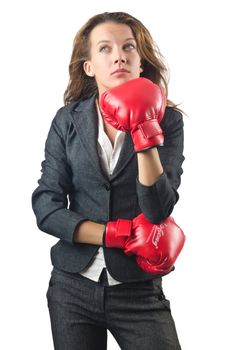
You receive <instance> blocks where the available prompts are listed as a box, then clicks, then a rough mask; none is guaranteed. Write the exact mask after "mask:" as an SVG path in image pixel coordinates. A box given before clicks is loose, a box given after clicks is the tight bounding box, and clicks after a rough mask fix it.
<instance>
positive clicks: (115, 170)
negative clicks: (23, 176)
mask: <svg viewBox="0 0 232 350" xmlns="http://www.w3.org/2000/svg"><path fill="white" fill-rule="evenodd" d="M69 68H70V81H69V84H68V87H67V89H66V92H65V94H64V102H65V106H64V107H62V108H61V109H60V110H59V111H58V112H57V114H56V116H55V117H54V119H53V120H52V123H51V127H50V130H49V133H48V137H47V140H46V145H45V160H44V161H43V162H42V176H41V179H40V180H39V181H38V183H39V186H38V187H37V188H36V189H35V191H34V192H33V194H32V207H33V210H34V212H35V215H36V218H37V224H38V227H39V229H40V230H42V231H44V232H46V233H48V234H51V235H54V236H56V237H58V238H59V241H58V242H57V243H56V244H55V245H54V246H53V247H52V248H51V260H52V264H53V270H52V274H51V279H50V281H49V288H48V291H47V300H48V307H49V312H50V318H51V326H52V334H53V341H54V346H55V349H62V350H66V349H67V350H71V349H98V350H100V349H106V347H107V329H108V330H109V331H110V332H111V333H112V334H113V336H114V337H115V339H116V341H117V342H118V344H119V346H120V347H121V348H122V349H133V350H134V349H143V350H144V349H152V348H154V349H162V350H165V349H180V345H179V341H178V337H177V333H176V329H175V324H174V321H173V318H172V315H171V310H170V304H169V301H168V300H167V299H166V298H165V296H164V293H163V289H162V275H165V274H166V273H169V272H170V271H171V270H173V265H174V261H175V259H176V257H177V256H178V254H179V252H180V250H181V248H182V246H183V238H180V242H178V246H177V247H176V250H175V252H174V253H173V252H172V253H170V252H168V254H169V253H170V254H169V256H168V258H167V257H166V258H165V259H163V260H162V261H161V255H162V254H163V252H164V250H165V249H166V250H169V245H168V242H167V241H166V242H165V241H162V239H164V238H163V237H168V241H169V240H170V239H172V235H173V225H175V223H174V221H170V220H171V219H170V218H169V217H170V214H171V212H172V210H173V208H174V205H175V204H176V202H177V201H178V198H179V196H178V192H177V189H178V187H179V185H180V176H181V174H182V168H181V166H182V163H183V160H184V156H183V154H182V152H183V120H182V115H181V113H180V112H179V111H178V110H177V109H176V108H175V105H174V104H173V103H172V102H171V101H169V100H167V103H166V97H165V96H167V77H166V73H167V70H166V68H165V65H164V63H163V61H162V56H161V54H160V53H159V50H158V48H157V46H156V45H155V44H154V43H153V41H152V38H151V36H150V34H149V32H148V30H147V29H146V28H145V27H144V26H143V24H142V23H141V22H140V21H138V20H137V19H136V18H134V17H132V16H130V15H129V14H126V13H122V12H116V13H103V14H99V15H96V16H94V17H92V18H90V19H89V21H88V22H87V23H86V24H85V25H84V26H83V27H82V28H81V29H80V31H79V32H78V33H77V35H76V37H75V40H74V47H73V53H72V57H71V62H70V66H69ZM161 223H162V224H161ZM176 228H177V230H179V231H178V232H179V233H180V232H181V230H180V229H179V228H178V226H177V225H175V229H176ZM165 230H166V233H165ZM154 232H156V236H154V235H153V236H152V238H151V233H154ZM157 232H158V233H157ZM164 233H165V234H164ZM154 237H156V238H155V239H154ZM180 237H183V236H181V235H180ZM155 249H158V250H159V249H161V251H159V254H158V255H155V257H154V254H156V251H157V250H155ZM172 254H173V255H172ZM167 261H169V262H167Z"/></svg>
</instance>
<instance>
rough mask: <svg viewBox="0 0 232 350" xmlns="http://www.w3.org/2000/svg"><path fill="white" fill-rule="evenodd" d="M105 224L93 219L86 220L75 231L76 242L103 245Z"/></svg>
mask: <svg viewBox="0 0 232 350" xmlns="http://www.w3.org/2000/svg"><path fill="white" fill-rule="evenodd" d="M104 229H105V225H101V224H97V223H95V222H92V221H89V220H87V221H84V222H81V223H80V225H78V226H77V227H76V229H75V232H74V238H73V240H74V242H76V243H89V244H96V245H102V244H103V232H104Z"/></svg>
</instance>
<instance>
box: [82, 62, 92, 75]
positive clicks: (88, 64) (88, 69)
mask: <svg viewBox="0 0 232 350" xmlns="http://www.w3.org/2000/svg"><path fill="white" fill-rule="evenodd" d="M83 69H84V71H85V74H86V75H88V76H89V77H94V72H93V69H92V65H91V62H90V61H85V62H84V63H83Z"/></svg>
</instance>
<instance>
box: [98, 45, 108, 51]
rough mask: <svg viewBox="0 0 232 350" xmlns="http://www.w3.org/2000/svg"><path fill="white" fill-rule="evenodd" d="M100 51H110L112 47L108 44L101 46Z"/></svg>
mask: <svg viewBox="0 0 232 350" xmlns="http://www.w3.org/2000/svg"><path fill="white" fill-rule="evenodd" d="M99 51H100V52H109V51H110V47H109V46H108V45H104V46H101V47H100V49H99Z"/></svg>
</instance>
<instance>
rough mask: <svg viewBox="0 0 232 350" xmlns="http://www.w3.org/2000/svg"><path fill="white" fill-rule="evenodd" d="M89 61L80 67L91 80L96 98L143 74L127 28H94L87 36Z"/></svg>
mask: <svg viewBox="0 0 232 350" xmlns="http://www.w3.org/2000/svg"><path fill="white" fill-rule="evenodd" d="M89 39H90V60H88V61H86V62H85V63H84V65H83V68H84V71H85V73H86V74H87V75H88V76H91V77H94V78H95V80H96V83H97V86H98V90H99V94H100V95H101V94H102V93H103V92H104V91H106V90H108V89H110V88H112V87H114V86H117V85H120V84H122V83H124V82H126V81H128V80H131V79H135V78H138V77H139V76H140V73H141V72H142V68H141V59H140V56H139V54H138V51H137V47H136V41H135V38H134V36H133V33H132V31H131V29H130V27H129V26H127V25H125V24H118V23H113V22H106V23H102V24H99V25H97V26H96V27H95V28H94V29H93V30H92V31H91V33H90V38H89Z"/></svg>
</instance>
